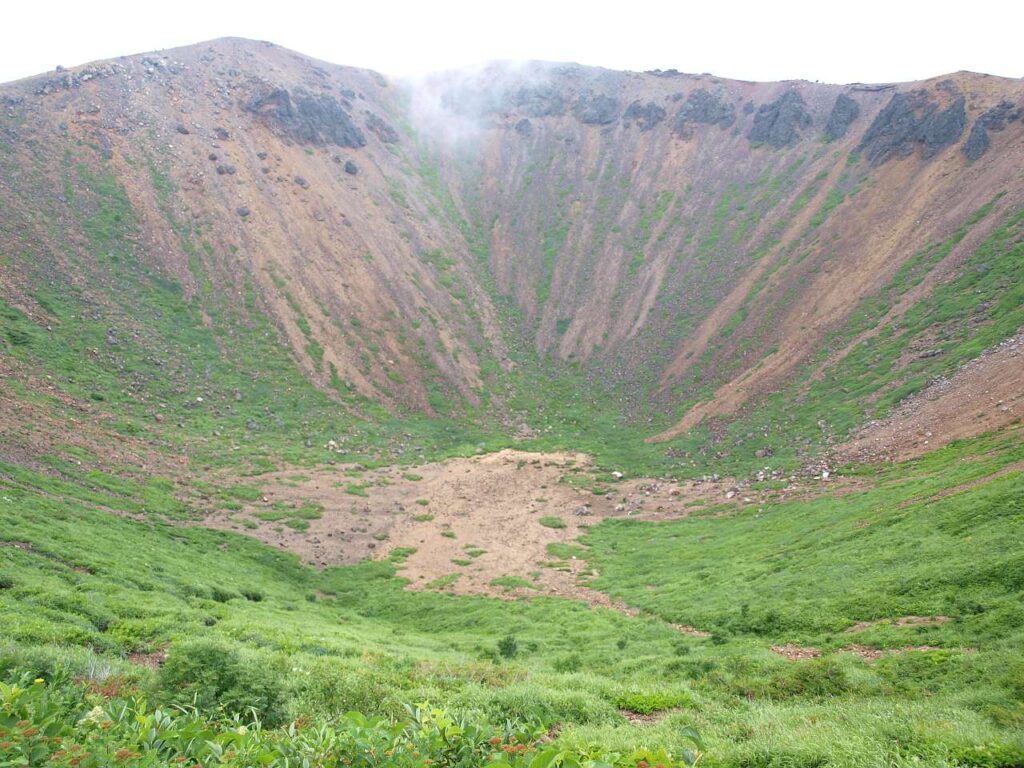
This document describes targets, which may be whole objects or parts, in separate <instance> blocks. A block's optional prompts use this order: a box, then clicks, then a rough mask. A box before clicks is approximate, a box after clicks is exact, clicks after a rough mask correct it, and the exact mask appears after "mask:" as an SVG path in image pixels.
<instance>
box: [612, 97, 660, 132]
mask: <svg viewBox="0 0 1024 768" xmlns="http://www.w3.org/2000/svg"><path fill="white" fill-rule="evenodd" d="M664 119H665V108H664V107H659V106H658V105H657V104H655V103H654V102H653V101H648V102H647V103H646V104H643V103H642V102H640V100H639V99H638V100H637V101H634V102H633V103H631V104H630V105H629V106H628V107H626V112H625V114H623V115H622V124H623V125H624V126H626V127H627V128H629V127H630V126H631V125H633V124H636V127H637V128H639V129H640V130H641V131H649V130H651V128H653V127H654V126H656V125H657V124H658V123H660V122H661V121H662V120H664Z"/></svg>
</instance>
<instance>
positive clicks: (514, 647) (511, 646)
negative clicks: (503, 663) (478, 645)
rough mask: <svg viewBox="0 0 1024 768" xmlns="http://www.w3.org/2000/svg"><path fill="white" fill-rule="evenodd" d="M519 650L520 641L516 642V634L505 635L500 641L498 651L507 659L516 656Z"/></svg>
mask: <svg viewBox="0 0 1024 768" xmlns="http://www.w3.org/2000/svg"><path fill="white" fill-rule="evenodd" d="M518 652H519V643H517V642H516V638H515V636H514V635H505V637H503V638H501V640H499V641H498V653H500V654H501V655H502V656H503V657H505V658H506V659H512V658H515V655H516V654H517V653H518Z"/></svg>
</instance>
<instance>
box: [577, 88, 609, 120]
mask: <svg viewBox="0 0 1024 768" xmlns="http://www.w3.org/2000/svg"><path fill="white" fill-rule="evenodd" d="M573 114H574V115H576V119H577V120H579V121H580V122H581V123H584V124H585V125H610V124H611V123H614V122H615V121H616V120H618V119H619V101H618V99H615V98H613V97H612V96H608V95H606V94H603V93H597V94H587V95H586V96H580V98H579V99H577V101H576V106H575V107H573Z"/></svg>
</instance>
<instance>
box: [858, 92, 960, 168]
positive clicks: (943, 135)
mask: <svg viewBox="0 0 1024 768" xmlns="http://www.w3.org/2000/svg"><path fill="white" fill-rule="evenodd" d="M966 122H967V114H966V112H965V110H964V98H963V96H959V97H957V99H956V100H955V101H954V102H953V103H952V104H951V105H950V106H949V107H947V108H946V109H944V110H939V105H938V104H936V103H935V102H933V101H930V100H929V98H928V94H927V93H926V92H924V91H914V92H912V93H897V94H894V95H893V97H892V99H891V100H890V101H889V103H888V104H887V105H886V106H885V108H884V109H882V111H881V112H879V113H878V116H877V117H876V118H875V119H874V122H872V123H871V127H870V128H868V130H867V133H865V134H864V139H863V141H861V144H860V149H861V150H862V151H863V152H864V154H865V156H866V157H867V159H868V160H869V161H870V162H871V163H873V164H875V165H880V164H881V163H884V162H885V161H886V160H889V159H890V158H892V157H908V156H910V155H911V154H912V153H913V152H914V150H915V149H916V148H917V147H918V146H921V147H922V156H923V157H925V158H928V157H933V156H934V155H935V154H936V153H938V152H939V151H940V150H941V149H943V148H944V147H947V146H949V145H950V144H953V143H954V142H956V141H957V140H958V139H959V138H960V136H961V135H963V132H964V126H965V124H966Z"/></svg>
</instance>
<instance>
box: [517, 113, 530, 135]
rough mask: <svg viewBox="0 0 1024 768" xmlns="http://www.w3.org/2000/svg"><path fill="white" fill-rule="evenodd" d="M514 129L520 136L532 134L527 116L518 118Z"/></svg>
mask: <svg viewBox="0 0 1024 768" xmlns="http://www.w3.org/2000/svg"><path fill="white" fill-rule="evenodd" d="M515 131H516V133H518V134H519V135H520V136H532V135H533V123H531V122H530V120H529V118H526V117H524V118H523V119H521V120H519V121H518V122H517V123H516V125H515Z"/></svg>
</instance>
